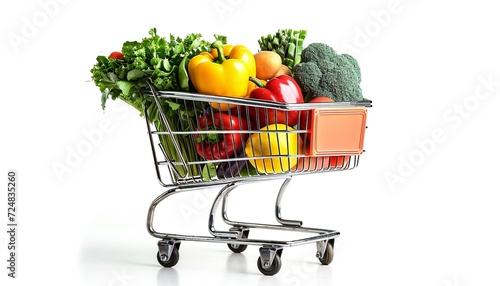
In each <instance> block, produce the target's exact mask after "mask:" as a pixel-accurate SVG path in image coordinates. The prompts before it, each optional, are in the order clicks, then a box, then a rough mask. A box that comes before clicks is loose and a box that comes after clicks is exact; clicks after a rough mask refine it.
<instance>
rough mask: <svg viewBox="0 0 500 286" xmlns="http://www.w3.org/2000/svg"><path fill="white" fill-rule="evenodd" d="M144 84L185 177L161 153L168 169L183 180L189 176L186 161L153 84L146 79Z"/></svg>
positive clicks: (169, 157) (169, 159)
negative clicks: (167, 163)
mask: <svg viewBox="0 0 500 286" xmlns="http://www.w3.org/2000/svg"><path fill="white" fill-rule="evenodd" d="M146 84H147V85H148V87H149V89H150V90H151V93H152V94H153V98H154V100H155V103H156V106H157V107H158V113H159V114H160V120H161V122H162V123H163V125H164V126H165V128H166V129H167V132H168V135H169V136H170V139H171V140H172V144H173V145H174V148H175V151H176V152H177V154H179V156H180V161H181V163H182V167H183V169H184V174H186V175H184V176H182V175H181V173H180V172H179V170H177V168H176V167H174V166H173V165H172V164H171V162H173V161H174V160H173V159H172V158H171V156H168V154H167V153H166V152H163V154H164V155H165V157H167V159H168V161H169V163H170V164H171V166H172V167H173V168H170V169H171V170H173V171H174V172H175V174H176V175H177V176H178V177H180V178H185V177H186V176H188V174H189V170H188V164H187V162H186V160H185V159H184V156H183V155H182V152H181V148H180V147H179V143H178V142H177V140H176V139H175V136H174V134H173V133H172V129H171V128H170V125H169V124H168V121H167V117H166V115H165V113H164V112H163V109H162V108H161V104H160V100H159V99H158V97H159V93H158V91H157V90H156V88H155V87H154V86H153V84H151V82H149V80H147V79H146Z"/></svg>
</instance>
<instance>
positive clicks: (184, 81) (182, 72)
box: [179, 55, 189, 91]
mask: <svg viewBox="0 0 500 286" xmlns="http://www.w3.org/2000/svg"><path fill="white" fill-rule="evenodd" d="M187 59H188V57H187V55H185V56H184V58H183V59H182V61H181V63H180V65H179V86H180V88H181V89H182V90H184V91H189V74H188V70H187Z"/></svg>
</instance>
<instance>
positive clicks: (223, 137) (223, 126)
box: [194, 112, 248, 160]
mask: <svg viewBox="0 0 500 286" xmlns="http://www.w3.org/2000/svg"><path fill="white" fill-rule="evenodd" d="M198 128H199V130H212V131H213V132H210V133H202V134H195V135H194V140H195V142H196V146H195V147H196V148H195V149H196V152H197V153H198V154H199V155H200V156H201V157H203V158H205V159H206V160H220V159H227V158H229V157H231V156H232V155H234V153H236V152H238V151H239V150H241V149H243V146H244V143H245V140H246V138H247V137H248V135H247V134H245V133H240V132H233V133H225V132H218V131H217V130H224V131H228V130H235V131H242V130H248V122H247V121H246V120H245V119H243V118H240V117H238V116H236V115H229V114H227V113H224V112H217V113H215V114H213V115H211V114H204V115H202V116H201V117H200V118H199V119H198Z"/></svg>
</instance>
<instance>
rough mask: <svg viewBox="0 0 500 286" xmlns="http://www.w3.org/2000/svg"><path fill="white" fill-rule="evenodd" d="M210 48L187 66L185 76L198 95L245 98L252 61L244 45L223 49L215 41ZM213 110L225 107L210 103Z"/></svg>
mask: <svg viewBox="0 0 500 286" xmlns="http://www.w3.org/2000/svg"><path fill="white" fill-rule="evenodd" d="M211 47H212V48H213V49H214V50H216V51H217V52H216V53H215V54H217V55H216V56H214V52H213V51H212V53H208V52H204V53H200V54H199V55H196V56H194V57H193V58H192V59H191V60H190V61H189V64H188V74H189V77H190V79H191V82H192V83H193V85H194V87H195V89H196V91H197V92H199V93H203V94H211V95H223V96H232V97H245V96H247V94H248V87H249V83H248V78H249V77H251V76H255V59H254V56H253V53H252V52H251V51H250V50H249V49H247V48H246V47H245V46H242V45H236V46H234V47H233V46H230V45H226V46H223V43H222V42H221V41H215V42H214V43H213V44H212V45H211ZM224 48H226V53H227V54H228V56H229V58H227V59H226V56H225V54H226V53H225V52H224ZM212 107H214V108H217V109H219V108H220V109H222V110H227V109H228V106H227V105H224V106H222V107H221V106H220V105H218V104H212Z"/></svg>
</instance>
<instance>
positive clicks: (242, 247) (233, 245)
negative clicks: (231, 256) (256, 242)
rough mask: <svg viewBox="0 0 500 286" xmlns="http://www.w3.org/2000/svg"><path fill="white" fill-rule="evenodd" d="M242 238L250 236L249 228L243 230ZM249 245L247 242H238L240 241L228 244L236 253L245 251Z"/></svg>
mask: <svg viewBox="0 0 500 286" xmlns="http://www.w3.org/2000/svg"><path fill="white" fill-rule="evenodd" d="M241 238H248V230H247V231H243V233H242V235H241ZM247 246H248V245H246V244H238V243H228V244H227V247H229V249H231V251H232V252H234V253H242V252H243V251H245V250H246V249H247Z"/></svg>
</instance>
